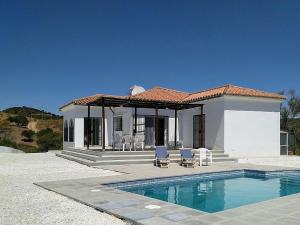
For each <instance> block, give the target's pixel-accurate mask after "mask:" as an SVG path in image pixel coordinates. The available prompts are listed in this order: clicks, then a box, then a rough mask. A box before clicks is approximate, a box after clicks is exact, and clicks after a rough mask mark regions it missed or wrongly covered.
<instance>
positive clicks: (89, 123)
mask: <svg viewBox="0 0 300 225" xmlns="http://www.w3.org/2000/svg"><path fill="white" fill-rule="evenodd" d="M90 139H91V106H90V104H88V118H87V142H86V147H87V149H90Z"/></svg>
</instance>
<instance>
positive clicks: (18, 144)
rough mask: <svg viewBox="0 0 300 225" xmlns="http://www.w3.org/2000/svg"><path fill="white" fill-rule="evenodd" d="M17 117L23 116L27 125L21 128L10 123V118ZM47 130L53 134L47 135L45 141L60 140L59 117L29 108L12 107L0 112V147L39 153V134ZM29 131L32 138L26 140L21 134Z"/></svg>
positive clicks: (61, 122)
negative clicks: (4, 146)
mask: <svg viewBox="0 0 300 225" xmlns="http://www.w3.org/2000/svg"><path fill="white" fill-rule="evenodd" d="M17 116H22V117H24V116H25V117H26V118H27V125H26V126H21V125H19V124H16V123H15V122H11V118H14V117H17ZM47 128H50V129H51V130H49V129H48V131H49V132H50V131H51V132H52V131H53V132H52V133H51V132H50V133H49V132H48V133H47V138H48V139H49V140H46V141H50V142H51V141H52V140H51V139H56V141H57V140H58V139H61V140H62V134H63V120H62V118H61V117H60V116H58V115H55V114H52V113H48V112H45V111H43V110H39V109H34V108H30V107H13V108H9V109H6V110H3V111H2V112H0V145H6V146H10V147H15V148H18V149H21V150H23V151H25V152H37V151H41V150H42V149H41V146H40V145H41V144H40V145H39V144H38V138H39V132H40V131H42V130H45V129H47ZM30 130H32V131H33V132H32V133H33V136H32V138H30V139H28V138H26V137H24V136H23V135H22V132H24V131H25V132H26V131H27V132H28V131H30ZM23 134H24V133H23ZM51 135H52V136H51ZM40 138H41V137H40ZM44 139H45V137H44ZM46 144H47V143H46ZM61 144H62V143H60V146H61ZM56 146H57V144H56Z"/></svg>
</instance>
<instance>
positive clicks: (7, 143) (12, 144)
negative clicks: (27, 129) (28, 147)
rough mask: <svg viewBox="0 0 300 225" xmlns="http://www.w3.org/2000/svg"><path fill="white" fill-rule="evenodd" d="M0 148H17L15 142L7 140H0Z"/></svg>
mask: <svg viewBox="0 0 300 225" xmlns="http://www.w3.org/2000/svg"><path fill="white" fill-rule="evenodd" d="M0 146H6V147H11V148H15V149H17V148H18V145H17V143H16V142H14V141H11V140H9V139H7V138H3V139H0Z"/></svg>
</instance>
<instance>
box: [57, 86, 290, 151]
mask: <svg viewBox="0 0 300 225" xmlns="http://www.w3.org/2000/svg"><path fill="white" fill-rule="evenodd" d="M130 90H131V92H130V95H128V96H112V95H106V94H96V95H93V96H89V97H84V98H80V99H75V100H73V101H71V102H70V103H68V104H66V105H64V106H62V107H61V108H60V110H61V112H62V114H63V117H64V149H81V150H83V149H95V150H96V149H99V150H123V147H124V150H126V151H127V150H132V151H133V150H139V151H141V150H145V149H146V150H147V149H153V148H154V147H155V146H157V145H165V146H167V147H168V148H169V149H176V148H179V147H181V146H184V147H191V148H199V147H206V148H208V149H213V150H222V151H224V153H225V154H227V155H229V156H230V157H252V156H256V157H258V156H279V155H280V103H281V102H282V101H283V100H284V99H285V96H282V95H279V94H275V93H268V92H264V91H259V90H254V89H249V88H244V87H238V86H233V85H224V86H221V87H216V88H212V89H208V90H203V91H199V92H196V93H187V92H181V91H176V90H171V89H168V88H163V87H154V88H151V89H149V90H145V89H144V88H142V87H140V86H134V87H132V88H131V89H130Z"/></svg>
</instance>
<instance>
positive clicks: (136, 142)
mask: <svg viewBox="0 0 300 225" xmlns="http://www.w3.org/2000/svg"><path fill="white" fill-rule="evenodd" d="M144 141H145V137H144V135H138V134H136V135H135V136H134V138H133V148H134V150H135V151H136V150H137V149H138V148H140V149H142V151H143V150H144V148H145V143H144Z"/></svg>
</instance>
